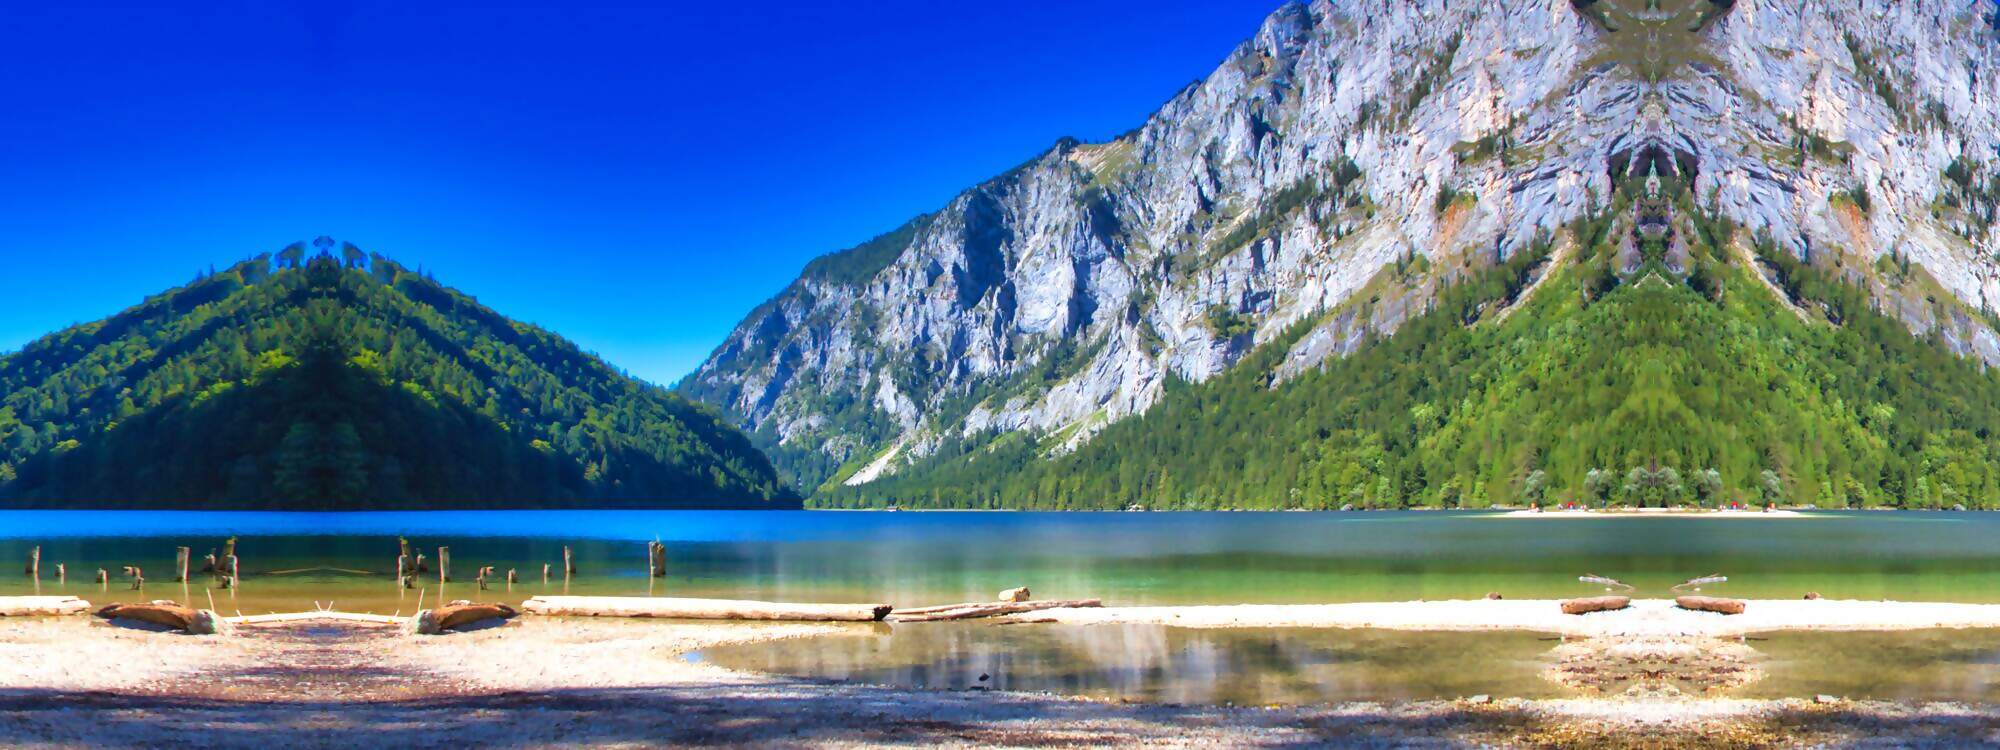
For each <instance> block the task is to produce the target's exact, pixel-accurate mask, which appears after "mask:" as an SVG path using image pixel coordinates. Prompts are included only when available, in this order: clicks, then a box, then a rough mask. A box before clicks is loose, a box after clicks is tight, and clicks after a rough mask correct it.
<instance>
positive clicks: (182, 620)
mask: <svg viewBox="0 0 2000 750" xmlns="http://www.w3.org/2000/svg"><path fill="white" fill-rule="evenodd" d="M196 614H197V613H196V612H195V610H194V608H193V607H189V606H186V605H183V604H179V603H176V602H172V601H167V600H164V599H162V600H160V601H156V602H147V603H144V604H106V605H104V606H103V607H101V608H99V609H98V610H97V616H98V617H102V618H104V619H106V620H109V619H113V618H123V619H126V620H138V621H139V622H150V623H152V624H154V625H165V626H167V627H170V628H173V629H175V630H187V629H188V628H189V627H191V626H193V625H194V621H195V615H196Z"/></svg>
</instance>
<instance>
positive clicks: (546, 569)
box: [542, 563, 551, 583]
mask: <svg viewBox="0 0 2000 750" xmlns="http://www.w3.org/2000/svg"><path fill="white" fill-rule="evenodd" d="M550 567H551V566H550V565H549V564H548V563H542V583H548V582H549V568H550Z"/></svg>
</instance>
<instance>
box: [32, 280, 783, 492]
mask: <svg viewBox="0 0 2000 750" xmlns="http://www.w3.org/2000/svg"><path fill="white" fill-rule="evenodd" d="M343 251H344V252H343V254H342V257H340V258H339V259H336V258H335V257H333V256H332V255H330V254H325V253H323V254H321V255H320V256H318V257H316V258H312V259H310V260H308V259H307V258H306V257H305V255H306V253H305V251H304V247H303V245H295V246H293V247H291V248H288V249H287V251H286V252H284V253H280V254H278V256H277V258H276V259H275V260H273V259H271V258H268V257H266V258H258V259H255V260H251V261H246V262H244V263H242V264H239V265H237V266H235V267H233V268H230V269H228V270H226V271H223V272H220V273H212V274H207V275H204V276H203V277H202V278H200V279H197V280H196V281H194V282H193V283H191V284H188V285H187V286H185V287H182V288H179V289H174V290H172V291H169V292H167V293H164V294H161V295H158V296H156V297H153V298H151V299H148V300H146V301H145V302H144V303H143V304H141V305H139V306H137V307H134V308H132V309H129V310H126V311H125V312H123V313H120V314H118V315H116V316H114V317H112V318H110V319H107V320H104V321H100V322H96V323H90V324H86V325H81V326H77V327H75V328H71V329H68V330H65V331H62V332H59V333H56V334H52V335H50V336H47V337H44V338H43V339H41V340H39V341H36V342H34V343H32V344H30V345H28V346H27V347H25V348H24V349H23V350H22V351H20V352H17V353H14V354H12V355H9V356H6V357H4V358H0V395H3V396H4V400H0V502H5V503H7V504H12V505H16V506H20V505H41V506H50V505H117V506H139V505H144V506H185V507H255V508H338V509H358V508H384V507H480V506H496V505H505V506H523V505H551V506H562V505H579V504H587V505H609V504H631V505H647V506H706V507H717V506H744V507H779V506H793V507H795V506H796V500H795V499H794V498H793V496H792V495H791V494H790V492H789V490H787V489H786V488H785V487H784V486H783V484H782V483H781V482H779V481H778V480H777V478H776V475H775V474H774V472H773V471H772V469H771V467H770V464H769V462H768V461H766V460H765V458H764V457H763V456H762V455H761V454H760V453H758V452H757V451H756V450H755V449H754V448H753V447H751V446H750V444H749V442H748V440H747V439H745V438H744V436H743V435H742V434H741V433H739V432H737V431H736V430H735V429H734V428H732V427H730V426H729V425H727V424H726V423H724V422H723V421H722V420H721V419H720V418H719V417H718V416H717V415H716V414H714V413H713V412H712V411H711V410H709V409H707V408H705V407H701V406H698V405H695V404H693V403H691V402H688V401H687V400H685V399H683V398H681V397H679V396H676V395H673V394H671V393H669V392H667V391H665V390H664V389H661V388H658V387H656V386H652V385H648V384H644V383H641V382H638V381H635V380H633V379H631V378H629V377H626V376H624V375H622V374H620V373H619V372H617V371H615V370H614V369H612V368H611V367H609V366H608V365H606V364H604V363H603V362H602V361H600V360H598V359H597V358H595V357H593V356H591V355H589V354H587V353H585V352H583V351H581V350H579V349H577V348H576V346H575V345H573V344H571V343H569V342H568V341H565V340H563V339H562V338H560V337H557V336H555V335H554V334H551V333H549V332H547V331H544V330H541V329H539V328H535V327H533V326H529V325H524V324H521V323H516V322H513V321H509V320H507V319H506V318H503V317H501V316H500V315H499V314H497V313H495V312H494V311H492V310H490V309H487V308H486V307H484V306H481V305H480V304H478V303H477V302H476V301H474V300H473V299H472V298H470V297H467V296H465V295H463V294H461V293H459V292H457V291H454V290H452V289H449V288H447V287H444V286H441V285H439V284H438V283H436V282H435V281H433V280H431V279H429V278H427V277H425V276H423V275H420V274H417V273H412V272H410V271H408V270H406V269H404V268H403V267H402V266H400V265H398V264H396V263H394V262H393V261H390V260H387V259H384V258H380V257H374V258H372V260H371V258H370V257H368V256H364V255H363V254H361V253H360V252H359V251H358V250H355V249H354V248H353V247H352V246H346V247H345V248H343Z"/></svg>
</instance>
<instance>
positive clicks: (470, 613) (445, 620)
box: [413, 602, 520, 635]
mask: <svg viewBox="0 0 2000 750" xmlns="http://www.w3.org/2000/svg"><path fill="white" fill-rule="evenodd" d="M519 614H520V613H519V612H517V611H515V610H514V608H513V607H509V606H507V605H505V604H495V603H490V602H482V603H472V602H452V603H450V604H447V605H444V606H442V607H438V608H437V609H426V610H424V611H422V612H418V613H417V616H416V618H415V619H414V621H413V623H414V625H413V629H414V630H415V631H416V632H417V634H418V635H438V634H440V633H443V632H445V631H447V630H457V629H459V628H462V627H465V626H467V625H473V624H477V623H481V622H485V621H487V620H492V619H495V618H498V619H501V620H506V619H511V618H513V617H514V616H516V615H519Z"/></svg>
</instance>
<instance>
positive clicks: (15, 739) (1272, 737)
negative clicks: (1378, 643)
mask: <svg viewBox="0 0 2000 750" xmlns="http://www.w3.org/2000/svg"><path fill="white" fill-rule="evenodd" d="M1804 603H1805V604H1815V605H1818V604H1826V605H1832V606H1831V607H1824V608H1822V609H1823V610H1824V611H1823V614H1837V613H1840V612H1847V611H1853V612H1856V613H1860V614H1869V615H1870V617H1871V618H1872V619H1867V618H1861V617H1859V614H1857V615H1856V616H1855V617H1852V618H1848V619H1847V620H1846V622H1848V623H1849V624H1852V623H1855V622H1864V621H1865V622H1868V623H1872V624H1882V623H1884V622H1889V621H1891V620H1893V621H1894V622H1895V623H1899V624H1901V625H1902V626H1906V627H1920V626H1923V625H1922V624H1921V623H1920V622H1919V618H1913V617H1912V616H1911V615H1913V614H1914V613H1915V610H1911V609H1909V608H1908V607H1904V606H1898V605H1897V603H1881V602H1852V603H1848V602H1824V601H1822V602H1804ZM1639 604H1640V605H1643V606H1636V607H1635V608H1634V609H1633V610H1626V611H1624V612H1614V613H1597V614H1591V615H1582V616H1563V615H1560V614H1557V615H1555V617H1568V618H1569V619H1571V620H1577V621H1581V622H1584V623H1589V624H1591V625H1592V627H1593V628H1594V629H1595V630H1597V631H1598V632H1599V633H1600V634H1601V637H1602V638H1603V640H1595V639H1581V640H1570V641H1567V642H1566V643H1564V644H1561V646H1562V647H1564V648H1568V649H1570V650H1571V651H1575V650H1576V649H1577V648H1578V647H1585V648H1586V650H1587V651H1589V652H1591V653H1590V655H1591V657H1592V658H1601V657H1602V654H1599V653H1597V652H1602V651H1604V650H1605V649H1609V648H1612V647H1615V646H1616V644H1618V643H1620V642H1630V643H1640V644H1658V643H1661V642H1663V641H1662V640H1661V639H1657V638H1648V637H1645V636H1646V635H1648V634H1649V630H1648V628H1650V627H1652V626H1645V627H1638V626H1635V624H1637V623H1649V622H1655V621H1656V620H1658V619H1659V618H1660V617H1661V613H1660V612H1659V607H1658V606H1657V605H1661V604H1664V602H1660V601H1658V600H1651V601H1642V602H1640V603H1639ZM1764 604H1780V603H1772V602H1764V601H1758V602H1753V603H1752V608H1751V610H1750V612H1757V611H1758V610H1759V608H1760V607H1759V605H1764ZM1781 604H1795V603H1794V602H1782V603H1781ZM1545 605H1546V606H1545ZM1915 606H1918V607H1925V606H1928V605H1915ZM1946 606H1948V607H1975V608H1978V609H1976V610H1971V611H1968V612H1962V613H1961V614H1977V618H1974V617H1969V616H1968V617H1961V621H1964V622H1974V621H1978V622H1986V621H1987V620H1986V619H1984V618H1989V617H1990V618H1994V619H1993V621H1995V622H2000V605H1946ZM1367 608H1376V609H1377V610H1378V611H1379V610H1389V609H1401V610H1413V611H1416V612H1419V613H1421V614H1423V615H1424V617H1406V618H1405V620H1404V622H1403V623H1402V624H1403V625H1404V626H1416V625H1424V624H1436V623H1435V620H1436V619H1437V618H1439V617H1441V616H1444V615H1447V614H1453V613H1456V614H1472V615H1477V616H1479V617H1483V618H1491V619H1492V620H1493V622H1488V623H1476V625H1478V626H1480V627H1498V626H1508V625H1515V624H1521V623H1530V622H1532V621H1531V620H1530V619H1529V618H1530V616H1532V615H1533V613H1534V612H1535V611H1538V610H1546V611H1554V609H1555V607H1554V603H1553V601H1552V600H1539V601H1537V600H1523V601H1516V602H1508V601H1485V600H1477V601H1469V602H1401V603H1374V604H1364V605H1242V606H1224V607H1187V608H1183V607H1123V608H1108V609H1102V610H1089V609H1070V610H1047V611H1044V612H1037V613H1032V614H1031V615H1029V616H1023V617H1024V618H1032V617H1033V616H1052V619H1055V620H1057V621H1075V620H1076V618H1078V617H1082V616H1088V615H1092V614H1097V615H1100V617H1098V618H1097V620H1098V621H1103V622H1114V621H1116V622H1140V621H1151V620H1158V619H1162V616H1163V615H1167V614H1180V615H1183V616H1182V617H1181V618H1180V620H1181V621H1178V622H1169V623H1163V624H1174V625H1189V624H1190V623H1189V622H1187V620H1190V619H1192V620H1197V621H1200V622H1202V623H1205V626H1208V627H1226V626H1232V625H1235V626H1245V627H1266V626H1281V625H1292V624H1299V623H1306V622H1310V623H1316V624H1317V626H1319V627H1367V626H1371V625H1379V624H1380V623H1379V622H1378V623H1370V622H1366V620H1367V619H1368V618H1367V617H1364V616H1363V615H1365V614H1367V613H1368V609H1367ZM1764 609H1771V610H1774V614H1773V615H1771V616H1768V617H1767V618H1766V622H1763V623H1761V624H1760V626H1763V625H1772V624H1783V621H1782V620H1780V619H1778V617H1777V613H1776V612H1775V610H1778V609H1782V608H1780V607H1776V606H1772V607H1764ZM1176 610H1178V612H1175V611H1176ZM1278 614H1283V615H1284V616H1285V617H1284V618H1280V617H1278V616H1276V615H1278ZM1687 614H1690V615H1694V614H1695V613H1687ZM1887 614H1894V615H1895V617H1888V616H1886V615H1887ZM1190 615H1192V616H1193V617H1190ZM1222 615H1227V617H1223V616H1222ZM1620 615H1623V616H1622V617H1621V616H1620ZM1697 616H1698V617H1705V618H1707V619H1725V618H1723V616H1720V615H1706V616H1700V615H1697ZM1747 616H1748V615H1737V616H1732V617H1731V618H1728V619H1734V618H1743V617H1747ZM1285 618H1289V620H1287V619H1285ZM1426 618H1429V619H1430V620H1431V621H1432V622H1429V623H1426V622H1425V620H1426ZM1668 620H1669V621H1670V622H1675V621H1677V618H1668ZM1247 623H1257V624H1254V625H1252V624H1247ZM1457 624H1458V625H1461V626H1463V625H1466V624H1467V623H1465V622H1464V621H1458V622H1457ZM1655 624H1657V623H1655ZM881 627H883V626H880V625H870V624H834V623H772V622H754V623H753V622H728V621H707V622H690V621H674V620H644V619H622V618H568V617H540V616H524V617H522V618H519V619H517V620H515V621H513V622H511V623H509V624H507V625H505V626H501V627H493V628H487V629H482V630H474V631H469V632H463V633H455V634H451V635H447V636H435V637H413V636H403V635H400V634H399V631H398V630H397V629H395V628H392V627H384V626H379V625H374V626H371V625H364V624H359V623H346V624H336V623H310V624H308V623H278V624H266V625H246V626H244V627H241V628H239V629H238V634H237V635H235V636H228V637H193V636H186V635H182V634H178V633H171V632H156V631H149V630H141V629H134V628H125V627H118V626H114V625H110V624H108V623H104V622H101V621H97V620H95V619H94V618H86V617H74V616H65V617H38V618H10V619H0V658H9V659H10V662H11V663H12V664H14V665H15V666H16V667H17V668H16V669H13V670H8V671H7V672H6V673H5V674H3V675H0V744H8V745H15V744H19V745H35V746H65V747H66V746H101V745H121V746H129V745H162V744H180V743H183V742H188V743H197V744H199V745H201V746H204V747H244V748H260V749H261V748H268V747H270V746H273V745H277V746H306V747H345V746H349V745H351V744H352V743H354V742H355V741H357V740H360V741H367V742H371V743H373V742H378V741H388V742H393V743H396V744H406V743H407V744H413V745H423V746H429V745H441V744H452V745H454V746H476V745H481V744H502V745H508V746H540V745H577V746H630V745H633V744H652V743H665V744H687V745H772V744H776V745H785V746H814V747H879V746H912V745H924V746H949V747H973V746H979V747H984V746H1041V745H1085V746H1104V745H1121V746H1122V745H1145V746H1158V747H1181V746H1193V745H1206V746H1264V745H1335V746H1353V745H1362V746H1394V747H1404V746H1424V747H1458V746H1501V747H1506V746H1527V747H1542V746H1578V745H1584V746H1590V745H1597V744H1605V743H1613V742H1623V743H1626V744H1629V743H1630V741H1631V740H1632V739H1633V738H1634V737H1642V738H1645V739H1646V740H1647V741H1648V742H1657V743H1658V744H1648V745H1645V746H1648V747H1712V746H1736V745H1743V746H1751V745H1762V744H1771V742H1772V740H1773V739H1774V738H1780V739H1784V740H1785V741H1784V742H1783V743H1782V744H1794V743H1796V744H1822V743H1823V744H1843V743H1845V742H1848V741H1852V740H1853V739H1856V738H1865V737H1868V736H1871V734H1870V733H1871V732H1872V731H1873V730H1874V729H1876V728H1879V726H1880V723H1881V722H1883V721H1885V720H1893V721H1898V722H1902V726H1903V730H1902V731H1904V732H1908V733H1911V734H1910V736H1919V737H1929V738H1933V739H1931V740H1930V741H1931V742H1933V743H1934V744H1937V745H1938V746H1954V745H1960V744H1965V743H1967V742H1977V741H1979V740H1980V739H1981V738H1983V737H1986V736H1989V735H1990V733H1991V732H1993V731H1996V730H2000V709H1996V708H1995V707H1993V706H1973V707H1968V706H1965V705H1960V704H1936V703H1897V702H1889V701H1854V702H1850V701H1838V702H1836V703H1831V704H1828V703H1823V702H1820V701H1815V700H1811V699H1810V698H1806V697H1797V698H1783V699H1775V700H1768V699H1745V698H1733V697H1727V696H1717V695H1700V694H1696V695H1686V696H1684V695H1677V694H1670V695H1655V694H1644V693H1641V694H1626V693H1618V694H1601V693H1594V692H1591V691H1580V694H1579V695H1577V697H1562V698H1547V699H1532V700H1531V699H1520V698H1508V697H1498V698H1493V699H1489V698H1486V697H1484V696H1472V697H1465V698H1460V699H1456V700H1449V699H1447V700H1420V701H1406V702H1394V703H1367V702H1347V703H1332V704H1317V705H1273V706H1260V707H1231V706H1209V705H1173V704H1165V703H1127V702H1123V701H1119V700H1107V699H1091V698H1083V697H1074V696H1065V695H1055V694H1046V693H1025V692H998V691H985V690H979V689H976V688H971V689H953V688H946V687H940V688H935V689H912V688H894V687H882V686H872V685H866V684H856V683H840V682H832V681H825V680H812V679H803V678H792V677H785V676H780V675H772V674H764V673H757V672H748V671H737V670H731V669H727V668H724V667H720V666H717V665H714V664H711V663H707V662H703V661H698V660H694V659H691V658H690V656H691V655H692V654H695V653H697V652H699V651H701V650H704V649H707V648H711V647H716V646H722V645H729V644H737V643H748V642H758V641H775V640H788V639H797V638H809V637H823V636H831V637H840V636H842V635H861V634H868V633H875V632H879V630H878V629H879V628H881ZM897 627H904V626H897ZM910 627H923V625H911V626H910ZM1632 634H1638V635H1639V636H1641V637H1638V638H1627V637H1626V636H1628V635H1632ZM1621 639H1623V640H1621ZM1686 640H1690V639H1682V640H1679V641H1675V640H1673V639H1668V641H1671V642H1676V643H1677V642H1685V641H1686ZM1691 640H1701V639H1700V638H1696V639H1691ZM1611 656H1613V657H1615V656H1617V654H1616V653H1612V654H1611ZM23 657H25V658H23ZM271 663H290V664H301V665H304V666H302V667H301V668H300V669H297V670H277V671H279V672H282V673H283V674H276V675H274V674H271V672H273V670H270V669H268V667H267V665H269V664H271ZM51 708H54V709H56V710H50V709H51ZM79 709H81V710H88V711H90V712H91V714H90V715H91V716H92V717H93V718H92V719H90V720H88V721H77V720H76V719H75V715H76V711H77V710H79Z"/></svg>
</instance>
